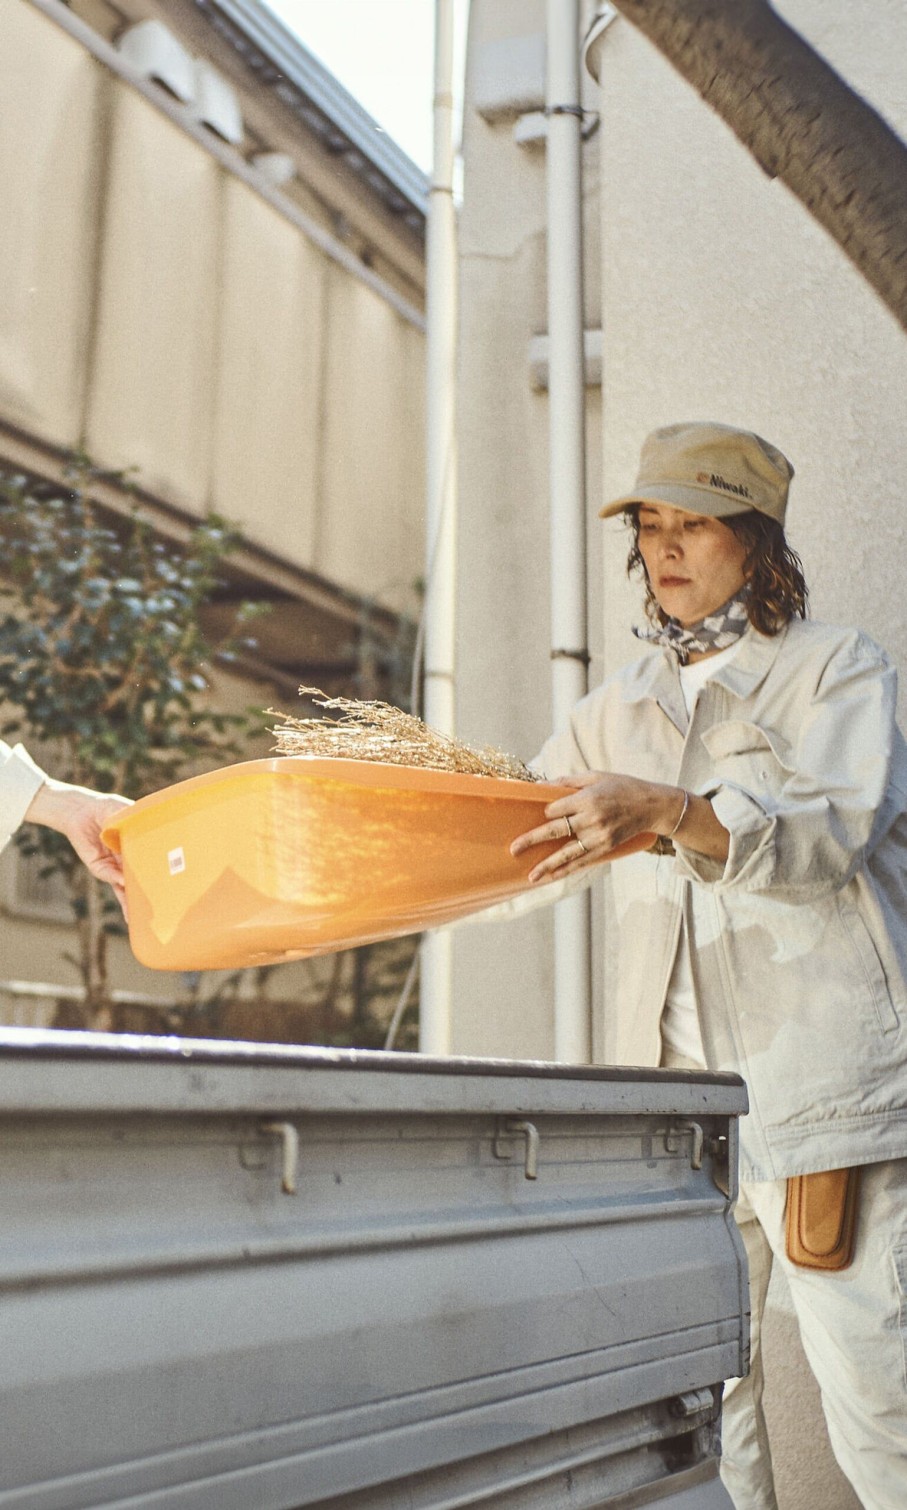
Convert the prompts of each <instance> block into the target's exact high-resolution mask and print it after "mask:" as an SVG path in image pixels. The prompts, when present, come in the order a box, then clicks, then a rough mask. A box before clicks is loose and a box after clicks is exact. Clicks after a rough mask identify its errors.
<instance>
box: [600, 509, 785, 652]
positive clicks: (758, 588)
mask: <svg viewBox="0 0 907 1510" xmlns="http://www.w3.org/2000/svg"><path fill="white" fill-rule="evenodd" d="M624 519H625V520H626V522H627V524H628V525H629V527H630V529H631V531H632V533H633V543H632V545H631V546H630V554H629V555H628V557H627V575H628V576H632V575H633V573H634V572H637V573H639V574H640V575H641V576H642V578H643V581H644V582H645V584H646V603H645V608H646V617H647V618H648V619H649V620H650V621H651V622H652V623H654V624H663V623H665V621H666V618H667V615H666V614H664V613H663V612H662V610H661V609H660V608H659V606H658V600H657V598H656V597H655V594H654V592H653V591H652V584H651V583H650V581H649V577H648V573H647V572H646V567H645V562H644V561H643V559H642V553H641V552H640V549H639V507H638V505H637V504H631V505H630V507H629V508H628V509H625V510H624ZM721 522H722V524H726V525H727V526H728V528H729V529H732V530H733V531H734V534H735V535H736V536H737V539H738V540H740V541H742V543H743V545H744V547H745V549H746V557H745V559H744V562H743V572H744V576H745V577H746V581H747V585H748V587H749V592H748V594H747V599H746V611H747V614H748V616H749V621H750V623H751V624H752V626H753V628H754V629H758V631H759V633H760V634H768V635H772V634H777V633H778V631H779V630H780V629H783V628H784V626H785V624H788V623H789V622H790V620H791V619H805V618H806V612H807V600H808V598H809V588H808V587H807V585H806V579H805V578H804V576H803V563H802V562H801V560H800V557H799V556H798V555H797V552H796V551H794V550H791V548H790V546H789V545H788V543H787V537H786V536H785V533H784V528H783V526H782V525H780V524H779V523H778V522H777V520H776V519H769V517H768V515H767V514H760V513H759V512H758V510H757V509H748V510H747V512H746V513H745V514H729V515H728V516H727V518H725V519H722V521H721Z"/></svg>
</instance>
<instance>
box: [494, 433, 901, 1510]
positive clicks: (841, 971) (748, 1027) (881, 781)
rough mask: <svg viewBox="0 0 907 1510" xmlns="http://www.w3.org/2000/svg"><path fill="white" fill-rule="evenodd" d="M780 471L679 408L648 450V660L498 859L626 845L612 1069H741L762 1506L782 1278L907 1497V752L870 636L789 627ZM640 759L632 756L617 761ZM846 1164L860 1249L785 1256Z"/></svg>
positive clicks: (864, 1457) (742, 1407) (839, 1388)
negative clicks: (801, 1223)
mask: <svg viewBox="0 0 907 1510" xmlns="http://www.w3.org/2000/svg"><path fill="white" fill-rule="evenodd" d="M792 476H793V469H792V467H791V466H790V463H789V462H788V461H787V460H786V458H785V457H784V456H782V454H781V453H780V452H779V451H778V450H777V449H776V448H775V447H774V446H771V445H769V444H768V443H767V442H766V441H764V440H762V439H761V438H760V437H759V436H757V435H754V434H752V433H750V432H748V431H742V430H737V429H734V428H732V427H730V426H724V425H716V424H698V423H697V424H686V425H673V426H670V427H668V428H667V429H663V430H658V431H656V432H655V433H654V434H653V435H651V436H650V437H649V438H648V440H647V441H646V444H645V446H644V447H643V451H642V457H641V465H640V473H639V478H638V480H637V484H636V487H635V489H634V491H633V492H632V493H631V494H630V495H628V496H627V497H623V498H620V499H618V500H616V501H615V502H614V503H612V504H609V505H608V506H606V507H605V508H604V509H603V510H602V511H601V512H602V515H603V516H609V515H614V514H617V513H621V512H624V513H626V515H627V518H628V520H629V522H630V524H631V526H632V529H633V536H634V538H633V547H632V550H631V555H630V562H631V565H634V566H639V567H640V568H641V569H642V572H643V574H644V578H645V582H646V589H647V594H648V604H649V617H650V626H651V627H650V628H649V629H648V630H646V631H643V632H642V638H644V639H647V640H650V641H652V642H653V644H654V645H655V646H656V647H657V649H656V652H655V653H654V654H652V653H648V654H646V655H644V656H643V657H642V659H640V660H637V661H635V662H634V663H633V664H631V665H630V666H627V667H625V668H624V669H623V670H622V671H620V672H619V673H617V675H615V676H613V677H611V678H609V679H608V680H607V681H606V682H605V683H604V685H603V686H602V687H600V688H599V689H598V690H597V691H595V692H593V693H592V694H590V696H588V697H587V698H585V699H584V700H583V701H582V702H581V703H579V704H578V705H577V707H576V708H575V709H574V712H573V715H572V718H571V721H570V727H569V728H568V729H566V730H562V731H559V732H558V733H557V734H555V735H554V737H553V738H552V739H551V740H549V741H548V743H547V744H546V745H545V747H544V749H543V750H542V752H541V754H540V756H539V757H538V760H537V761H536V762H535V764H536V765H537V767H538V768H539V769H540V770H541V771H543V772H544V773H545V774H546V775H548V776H551V777H552V778H554V779H557V780H559V781H563V782H564V784H566V785H569V786H570V787H571V788H572V791H571V793H570V795H568V796H566V797H563V798H561V799H559V800H558V801H556V802H554V803H552V804H551V805H550V807H548V808H547V809H546V820H547V821H546V822H545V824H544V825H543V826H541V827H539V828H536V829H534V830H532V831H531V832H530V833H528V834H524V835H523V836H522V837H521V838H519V839H518V840H517V841H516V842H515V843H514V846H513V850H514V853H521V852H524V851H527V850H531V849H532V847H533V846H534V845H536V844H541V843H545V842H548V843H550V841H551V840H552V839H553V838H562V839H563V841H564V842H563V844H562V845H561V847H560V849H559V850H558V851H557V852H556V853H554V854H553V855H552V856H551V857H550V858H548V859H545V860H542V861H540V862H539V863H538V864H537V865H536V866H535V868H534V870H533V872H532V879H533V881H534V882H535V883H541V882H544V881H547V880H551V879H555V878H561V877H569V876H571V875H573V874H575V873H577V872H582V871H584V870H587V869H589V868H591V867H593V866H595V865H598V864H600V863H602V861H603V860H606V859H607V857H608V853H609V851H610V850H612V849H613V848H615V846H617V845H618V844H621V843H624V842H625V841H627V840H629V839H632V838H633V837H634V836H636V835H641V834H644V833H651V834H653V835H655V836H658V837H657V840H656V841H655V842H654V848H653V849H650V850H649V851H648V852H643V853H639V854H636V855H633V856H630V857H628V858H624V859H621V860H619V861H617V862H616V863H615V864H614V866H613V867H612V871H611V877H612V884H613V890H614V896H615V902H616V912H617V917H618V921H619V930H618V931H619V939H618V954H619V961H618V973H619V984H618V988H617V990H616V992H615V1011H616V1014H617V1023H616V1042H617V1053H616V1059H617V1062H618V1063H624V1064H638V1065H657V1064H664V1065H674V1066H678V1065H679V1066H697V1065H698V1066H703V1065H705V1066H707V1067H708V1068H709V1069H713V1070H735V1071H737V1072H738V1073H740V1074H742V1075H743V1076H744V1078H745V1080H746V1082H747V1086H748V1089H749V1096H750V1114H749V1116H748V1117H746V1118H745V1119H744V1121H743V1125H742V1127H741V1168H740V1176H741V1194H740V1201H739V1203H738V1210H737V1216H738V1221H739V1222H740V1226H741V1231H742V1234H743V1236H744V1241H745V1243H746V1246H747V1251H748V1255H749V1261H750V1276H751V1290H752V1297H751V1298H752V1315H753V1363H752V1369H751V1373H750V1375H749V1376H748V1377H747V1379H745V1380H743V1381H740V1382H739V1383H738V1384H737V1385H736V1386H732V1387H731V1388H730V1389H729V1391H728V1395H727V1400H726V1407H725V1428H724V1467H723V1474H724V1477H725V1482H726V1483H727V1485H728V1487H729V1489H730V1491H731V1494H732V1497H733V1498H734V1502H735V1504H736V1505H737V1507H738V1510H772V1507H775V1506H776V1500H775V1494H774V1489H773V1485H772V1473H771V1462H770V1457H769V1453H768V1444H767V1438H766V1435H765V1427H764V1421H763V1417H762V1410H761V1394H762V1372H761V1359H760V1350H759V1320H760V1317H761V1312H762V1307H763V1303H764V1299H765V1291H766V1287H767V1283H768V1276H769V1271H770V1268H771V1264H772V1262H773V1261H775V1262H780V1263H781V1264H782V1265H783V1267H784V1268H785V1270H786V1271H787V1275H788V1278H789V1280H790V1284H791V1293H792V1296H793V1300H794V1305H795V1307H796V1311H797V1316H798V1320H799V1324H800V1329H801V1335H802V1338H803V1343H804V1347H805V1350H806V1353H807V1356H808V1358H809V1360H810V1363H811V1366H812V1368H813V1371H814V1372H815V1374H816V1377H817V1379H818V1381H819V1384H820V1387H821V1390H822V1398H823V1407H824V1410H825V1414H826V1418H827V1421H828V1426H829V1434H830V1437H831V1441H832V1445H833V1448H834V1451H835V1454H836V1456H837V1458H838V1461H839V1463H840V1464H841V1467H842V1468H843V1470H844V1472H845V1473H846V1474H847V1476H848V1478H849V1479H850V1481H851V1483H852V1484H853V1485H854V1488H855V1489H856V1491H857V1493H858V1495H859V1496H860V1498H861V1499H862V1502H863V1504H864V1505H866V1506H871V1507H873V1510H903V1507H904V1505H905V1504H907V905H905V904H907V750H905V745H904V741H903V739H902V737H901V734H900V732H899V730H898V728H897V726H896V724H895V721H894V720H895V695H896V678H895V673H894V671H893V669H892V667H891V665H890V663H889V661H888V659H887V657H886V655H885V653H884V652H883V651H882V650H880V649H879V647H878V646H877V645H875V644H874V643H873V642H872V641H871V640H869V639H868V638H867V637H866V636H865V635H863V634H861V633H859V632H857V631H852V630H844V629H837V628H832V627H829V626H827V625H820V624H815V623H807V622H805V618H804V616H805V609H806V588H805V584H804V582H803V577H802V574H801V572H800V567H799V562H798V561H797V558H796V557H795V556H794V555H793V553H792V552H791V551H790V549H789V547H788V546H787V543H786V541H785V538H784V532H783V523H784V515H785V509H786V505H787V496H788V487H789V483H790V479H791V477H792ZM630 772H632V775H631V774H625V773H630ZM859 1166H862V1177H861V1189H860V1207H859V1219H858V1225H857V1233H856V1247H855V1252H854V1256H853V1261H852V1262H851V1263H850V1265H849V1267H847V1268H846V1269H843V1270H842V1271H841V1272H837V1273H831V1272H816V1271H814V1270H810V1269H805V1268H801V1267H799V1266H798V1265H797V1264H795V1263H793V1262H791V1260H790V1259H789V1258H788V1256H787V1253H786V1245H785V1204H786V1198H787V1181H788V1178H789V1177H794V1176H802V1175H809V1174H814V1173H816V1172H818V1171H828V1170H848V1169H853V1168H857V1167H859Z"/></svg>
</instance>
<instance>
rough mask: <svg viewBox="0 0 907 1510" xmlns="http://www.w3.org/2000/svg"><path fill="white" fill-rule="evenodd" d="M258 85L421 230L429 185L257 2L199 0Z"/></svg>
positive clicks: (309, 55) (424, 175)
mask: <svg viewBox="0 0 907 1510" xmlns="http://www.w3.org/2000/svg"><path fill="white" fill-rule="evenodd" d="M194 4H195V5H196V6H197V8H198V9H199V10H200V11H201V12H202V13H203V14H204V15H205V16H206V17H207V19H208V20H209V21H210V23H211V24H212V25H213V26H214V27H215V28H216V30H217V31H218V33H219V34H220V35H221V36H222V37H223V38H224V39H225V40H226V41H227V42H229V43H230V45H231V46H232V47H234V48H235V49H236V51H237V52H238V53H239V54H240V55H241V56H242V57H243V60H244V61H245V63H246V64H247V66H248V67H249V68H250V69H251V71H252V72H253V73H254V74H256V76H257V77H258V79H259V81H260V83H262V84H263V85H265V86H266V87H269V88H271V89H273V90H274V92H275V94H277V95H278V96H279V98H280V99H281V100H282V101H283V102H284V104H286V105H288V106H289V108H290V109H291V110H293V111H294V113H295V114H296V115H298V116H299V118H300V119H301V120H302V121H304V123H305V124H306V126H307V127H308V128H309V129H310V130H311V131H313V132H314V133H315V135H316V136H318V137H319V138H320V139H321V140H322V141H323V142H324V144H325V146H326V147H327V149H328V151H330V152H335V153H336V154H337V155H338V156H339V157H342V158H343V159H344V161H345V162H346V163H347V164H348V165H349V167H351V168H352V170H353V171H354V172H356V173H358V174H359V175H360V176H361V177H362V178H363V179H364V180H365V182H366V183H367V184H368V185H369V188H370V189H371V191H372V192H373V193H376V194H378V195H379V197H380V198H382V199H383V200H384V201H385V203H386V205H387V207H388V209H390V210H391V211H392V213H395V214H398V215H400V216H401V217H402V218H403V219H405V220H406V221H408V222H409V223H410V224H412V225H413V226H419V227H421V226H422V225H423V224H424V221H425V217H426V216H427V214H428V192H429V181H428V178H427V176H426V174H424V173H423V172H422V170H421V168H418V167H417V166H416V164H415V163H414V162H413V161H412V159H411V158H410V157H407V155H406V153H405V152H404V151H403V149H402V148H401V147H398V146H397V144H396V142H394V141H393V140H392V139H391V138H390V137H389V136H388V135H387V133H386V132H384V131H382V130H381V129H380V128H379V127H378V126H377V123H376V121H375V120H374V119H373V117H372V116H370V115H369V113H368V111H367V110H364V109H363V108H362V106H361V105H360V104H359V102H358V101H357V100H355V99H354V98H353V96H352V95H351V94H349V93H348V92H347V91H346V90H345V89H344V88H343V86H342V84H340V83H338V81H337V80H336V79H335V78H334V76H333V74H332V73H330V72H329V71H328V69H326V68H325V67H324V65H323V64H322V63H320V62H319V61H318V59H317V58H316V57H314V56H313V54H312V53H310V52H309V51H308V49H307V48H306V47H304V46H303V44H302V43H301V42H300V41H299V39H298V38H297V37H295V36H294V35H293V33H292V32H291V31H289V30H288V29H287V27H286V26H284V24H283V22H282V21H280V20H279V19H278V18H277V16H275V15H274V13H273V12H272V11H271V10H269V9H268V7H267V6H265V5H262V4H261V3H260V0H194Z"/></svg>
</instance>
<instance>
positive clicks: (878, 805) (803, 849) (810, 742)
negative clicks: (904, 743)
mask: <svg viewBox="0 0 907 1510" xmlns="http://www.w3.org/2000/svg"><path fill="white" fill-rule="evenodd" d="M896 700H897V676H896V673H895V670H894V668H893V666H892V665H891V663H890V661H889V660H888V658H887V656H885V654H884V652H882V651H881V650H879V648H878V646H875V645H873V644H872V643H871V642H869V641H867V640H866V639H865V638H864V637H863V636H861V635H856V634H855V635H854V636H853V637H852V638H851V639H850V640H849V641H848V642H847V643H846V644H845V645H844V646H843V647H841V648H840V649H839V650H838V651H837V652H836V653H835V654H834V655H833V656H832V657H831V658H830V660H829V661H828V662H827V663H826V665H825V666H824V668H823V669H822V672H821V675H820V676H819V678H818V681H817V683H816V685H815V687H814V688H813V689H812V691H811V693H807V694H806V695H804V698H803V702H802V706H801V708H800V711H799V726H798V728H797V730H796V731H795V733H794V734H793V737H792V738H791V741H790V744H789V745H787V746H785V747H784V748H780V747H778V746H777V741H773V740H772V739H771V737H770V736H769V735H768V734H766V735H765V739H766V748H769V747H771V750H772V754H773V755H774V756H775V758H776V760H777V762H778V769H779V770H780V773H781V776H780V779H779V782H778V788H777V790H773V791H772V792H771V795H770V796H769V795H767V793H766V791H765V790H762V791H761V793H760V794H759V795H757V794H756V793H755V792H754V791H753V790H750V789H749V788H748V784H747V781H746V764H745V758H742V757H740V756H738V757H737V759H736V761H734V760H733V759H732V760H731V761H724V762H723V761H722V760H721V759H719V760H717V761H716V769H715V780H714V782H713V783H710V784H709V788H708V790H705V789H703V791H702V793H701V794H702V795H703V796H708V797H709V798H710V800H711V803H712V806H713V808H714V810H715V814H716V816H717V817H718V819H719V821H720V822H721V823H722V824H723V825H724V827H725V828H726V829H727V830H728V832H729V834H730V836H731V844H730V852H729V854H728V858H727V862H726V864H725V865H724V866H721V865H718V864H716V862H715V861H712V860H709V859H707V858H706V857H705V856H701V855H697V854H695V853H694V852H693V851H692V850H688V849H684V848H683V847H682V845H677V844H676V845H675V847H676V850H677V862H678V868H679V869H680V871H681V873H683V874H686V875H688V876H690V877H692V878H693V879H694V880H697V881H699V882H700V883H704V884H706V885H712V886H716V887H739V888H740V889H742V890H745V891H753V892H771V893H772V894H773V895H775V896H777V897H778V899H779V900H785V901H790V902H808V901H810V900H812V899H814V898H817V897H821V896H829V895H831V894H832V893H834V892H836V891H839V890H840V889H841V888H842V887H843V886H845V885H846V884H847V882H848V881H849V880H850V879H851V877H852V876H854V875H855V874H856V872H857V871H858V870H859V869H860V868H861V867H862V865H863V862H864V859H865V857H866V855H867V853H868V852H870V851H871V850H872V848H873V846H874V845H875V844H876V843H877V842H878V838H879V836H880V827H879V825H880V823H881V822H882V821H883V818H882V815H883V808H884V800H885V794H886V791H887V788H888V780H889V773H890V769H891V761H892V754H893V749H894V742H895V739H896V738H897V729H896V724H895V704H896ZM759 758H760V754H759V752H756V751H754V752H753V759H754V761H755V762H756V763H758V761H759ZM763 758H764V757H763Z"/></svg>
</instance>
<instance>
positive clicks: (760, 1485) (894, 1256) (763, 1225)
mask: <svg viewBox="0 0 907 1510" xmlns="http://www.w3.org/2000/svg"><path fill="white" fill-rule="evenodd" d="M786 1195H787V1182H786V1181H785V1180H775V1181H767V1182H765V1183H762V1182H760V1183H759V1184H746V1185H744V1186H743V1187H742V1188H741V1192H740V1199H739V1201H738V1204H737V1212H736V1214H737V1222H738V1225H739V1227H740V1233H741V1236H742V1238H743V1241H744V1245H745V1247H746V1252H747V1257H748V1259H749V1267H750V1304H751V1307H752V1317H751V1329H752V1330H751V1364H750V1372H749V1374H748V1375H747V1376H746V1378H745V1379H740V1380H735V1381H734V1382H733V1383H731V1384H728V1385H725V1406H724V1413H723V1414H724V1424H723V1429H722V1478H723V1480H724V1483H725V1485H726V1487H727V1489H728V1491H729V1493H730V1495H731V1498H732V1499H733V1501H734V1505H735V1506H736V1510H777V1500H776V1498H775V1489H774V1483H773V1479H772V1464H771V1453H770V1451H769V1445H768V1436H767V1433H766V1429H765V1417H764V1415H763V1410H762V1392H763V1372H762V1346H761V1342H762V1337H761V1333H762V1313H763V1310H764V1307H765V1296H766V1291H767V1290H768V1281H769V1276H770V1274H771V1269H772V1264H773V1263H777V1264H780V1265H781V1267H782V1268H783V1270H784V1272H785V1274H786V1276H787V1279H788V1283H789V1285H790V1293H791V1299H792V1301H793V1305H794V1310H795V1312H796V1316H797V1322H798V1324H799V1328H800V1337H801V1339H802V1342H803V1349H804V1352H805V1353H806V1357H807V1359H808V1361H809V1365H810V1367H811V1369H812V1371H813V1373H814V1374H815V1376H816V1380H817V1382H818V1385H819V1389H820V1391H821V1395H822V1408H823V1410H824V1412H825V1420H826V1423H827V1425H828V1435H829V1439H830V1441H831V1446H832V1450H833V1452H834V1454H835V1457H836V1458H837V1460H838V1463H839V1464H840V1466H841V1469H842V1470H843V1472H844V1473H845V1475H846V1476H847V1478H848V1479H849V1480H850V1482H851V1484H852V1485H853V1487H854V1490H855V1492H856V1494H857V1497H858V1498H859V1500H860V1502H861V1504H862V1505H863V1506H864V1507H865V1510H905V1507H907V1159H898V1160H894V1161H891V1162H889V1163H887V1164H871V1165H868V1166H867V1167H866V1168H865V1169H864V1170H863V1173H862V1179H861V1186H860V1205H859V1213H858V1225H857V1241H856V1251H855V1254H854V1261H853V1263H852V1264H851V1266H850V1267H849V1268H848V1269H844V1270H842V1271H841V1272H840V1273H822V1272H818V1271H815V1270H811V1269H802V1268H800V1267H798V1266H797V1265H796V1264H792V1263H791V1262H790V1260H789V1259H788V1258H787V1255H786V1253H785V1232H784V1228H785V1221H784V1216H785V1201H786ZM803 1451H804V1454H805V1455H807V1456H808V1454H809V1442H808V1441H805V1442H804V1443H803Z"/></svg>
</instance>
